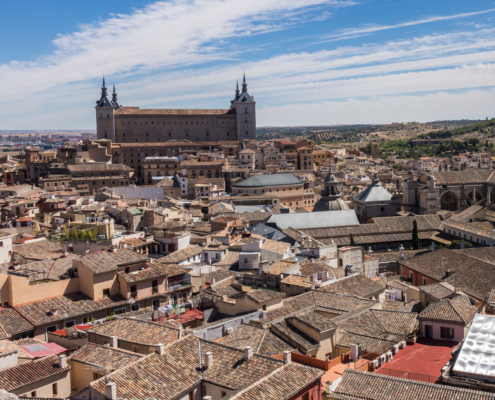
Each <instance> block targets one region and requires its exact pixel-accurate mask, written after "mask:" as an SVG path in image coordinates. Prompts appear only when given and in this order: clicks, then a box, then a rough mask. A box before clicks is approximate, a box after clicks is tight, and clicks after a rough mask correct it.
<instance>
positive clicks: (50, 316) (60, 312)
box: [14, 292, 127, 326]
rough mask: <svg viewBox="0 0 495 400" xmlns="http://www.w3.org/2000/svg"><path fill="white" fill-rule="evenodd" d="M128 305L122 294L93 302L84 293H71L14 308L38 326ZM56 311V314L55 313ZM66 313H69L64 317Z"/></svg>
mask: <svg viewBox="0 0 495 400" xmlns="http://www.w3.org/2000/svg"><path fill="white" fill-rule="evenodd" d="M123 304H127V300H126V299H124V298H123V297H122V296H121V295H120V294H119V295H113V296H110V297H105V298H103V299H101V300H93V299H91V298H89V297H88V296H86V295H85V294H84V293H82V292H76V293H69V294H67V295H65V296H60V297H53V298H50V299H46V300H40V301H35V302H32V303H27V304H21V305H19V306H16V307H14V308H15V310H16V311H17V312H18V313H19V314H21V315H22V316H24V317H25V318H26V319H27V320H28V321H29V322H31V323H32V324H34V325H36V326H38V325H45V324H48V323H50V322H56V321H61V320H63V319H67V318H73V317H77V316H85V315H90V314H92V313H93V312H95V311H100V310H105V309H108V308H113V307H119V306H121V305H123ZM53 311H56V313H53ZM64 313H67V314H66V316H64Z"/></svg>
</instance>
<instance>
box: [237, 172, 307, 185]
mask: <svg viewBox="0 0 495 400" xmlns="http://www.w3.org/2000/svg"><path fill="white" fill-rule="evenodd" d="M298 184H302V182H301V181H300V180H299V178H298V177H297V176H295V175H294V174H292V173H290V174H274V175H253V176H251V177H249V178H247V179H244V180H243V181H241V182H238V183H235V184H234V185H232V187H233V188H250V187H262V186H284V185H298Z"/></svg>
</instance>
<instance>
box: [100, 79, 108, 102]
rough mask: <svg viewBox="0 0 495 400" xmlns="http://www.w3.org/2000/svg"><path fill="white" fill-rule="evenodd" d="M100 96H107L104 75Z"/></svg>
mask: <svg viewBox="0 0 495 400" xmlns="http://www.w3.org/2000/svg"><path fill="white" fill-rule="evenodd" d="M101 96H102V97H103V96H108V94H107V87H106V86H105V75H103V85H102V86H101Z"/></svg>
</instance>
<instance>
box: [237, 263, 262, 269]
mask: <svg viewBox="0 0 495 400" xmlns="http://www.w3.org/2000/svg"><path fill="white" fill-rule="evenodd" d="M259 266H260V263H259V262H257V263H240V264H239V268H241V269H258V268H259Z"/></svg>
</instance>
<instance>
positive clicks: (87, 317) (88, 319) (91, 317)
mask: <svg viewBox="0 0 495 400" xmlns="http://www.w3.org/2000/svg"><path fill="white" fill-rule="evenodd" d="M92 320H93V316H92V315H88V316H86V317H83V319H82V322H83V324H87V323H88V322H91V321H92Z"/></svg>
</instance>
